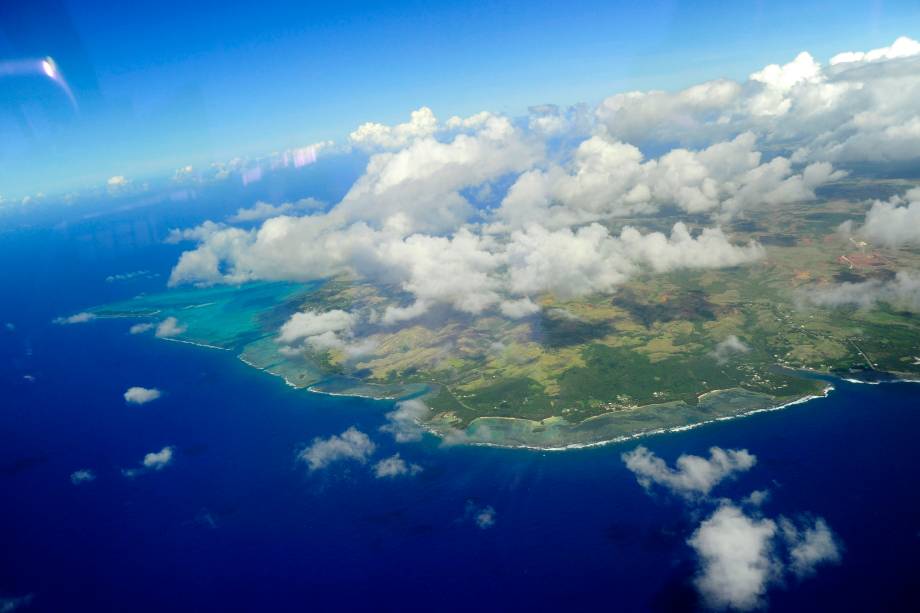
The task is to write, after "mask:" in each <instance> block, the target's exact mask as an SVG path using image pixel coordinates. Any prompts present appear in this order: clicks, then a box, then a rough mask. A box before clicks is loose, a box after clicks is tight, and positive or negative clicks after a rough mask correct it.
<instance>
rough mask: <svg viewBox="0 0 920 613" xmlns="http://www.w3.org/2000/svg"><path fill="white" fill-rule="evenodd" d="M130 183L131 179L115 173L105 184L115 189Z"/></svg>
mask: <svg viewBox="0 0 920 613" xmlns="http://www.w3.org/2000/svg"><path fill="white" fill-rule="evenodd" d="M128 183H130V181H129V180H128V179H126V178H125V177H123V176H121V175H115V176H114V177H109V180H108V181H106V182H105V184H106V185H107V186H108V187H110V188H113V189H117V188H120V187H125V186H126V185H128Z"/></svg>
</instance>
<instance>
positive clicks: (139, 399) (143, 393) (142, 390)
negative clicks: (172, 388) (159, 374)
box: [125, 387, 162, 404]
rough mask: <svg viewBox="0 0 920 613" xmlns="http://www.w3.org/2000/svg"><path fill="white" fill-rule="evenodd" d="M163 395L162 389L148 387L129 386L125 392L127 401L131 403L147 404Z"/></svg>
mask: <svg viewBox="0 0 920 613" xmlns="http://www.w3.org/2000/svg"><path fill="white" fill-rule="evenodd" d="M161 395H162V393H161V392H160V390H158V389H154V388H147V387H129V388H128V391H126V392H125V402H127V403H129V404H147V403H148V402H151V401H153V400H156V399H157V398H159V397H160V396H161Z"/></svg>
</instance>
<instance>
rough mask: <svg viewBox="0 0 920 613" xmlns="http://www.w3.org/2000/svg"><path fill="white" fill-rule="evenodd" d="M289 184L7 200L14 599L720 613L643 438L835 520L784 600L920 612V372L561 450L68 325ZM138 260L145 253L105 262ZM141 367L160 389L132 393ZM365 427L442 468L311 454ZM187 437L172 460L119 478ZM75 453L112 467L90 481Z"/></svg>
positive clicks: (3, 481) (202, 354)
mask: <svg viewBox="0 0 920 613" xmlns="http://www.w3.org/2000/svg"><path fill="white" fill-rule="evenodd" d="M326 179H327V180H326V181H325V183H326V184H335V177H332V178H331V179H330V178H329V177H326ZM272 189H273V187H272V185H268V184H263V185H260V186H257V187H256V188H253V189H252V190H250V191H249V192H248V193H244V194H239V195H233V196H232V197H231V195H230V192H228V193H227V194H210V195H209V196H208V198H207V199H202V197H198V196H195V194H188V193H186V194H185V195H184V196H181V194H180V196H181V197H178V196H176V195H175V194H173V196H174V197H172V198H167V199H166V200H164V201H163V202H154V203H148V202H140V203H133V204H131V203H129V204H130V206H125V208H124V209H123V210H118V211H115V212H109V213H106V214H103V215H96V214H94V213H93V211H92V207H90V206H89V205H87V206H85V207H83V208H80V207H77V206H74V207H70V208H67V207H63V208H61V207H59V208H49V209H48V210H47V211H45V212H41V211H40V212H39V213H36V217H34V218H30V219H26V220H25V221H24V220H23V219H19V218H17V219H15V220H12V221H11V220H9V219H7V220H6V221H7V222H8V223H6V227H5V229H4V230H3V232H2V233H0V287H2V288H3V289H2V292H3V300H2V302H0V324H2V325H3V326H4V327H3V328H2V329H0V363H2V368H0V398H2V401H0V405H2V409H0V488H2V492H3V497H2V504H0V534H2V547H0V597H2V598H25V599H27V601H23V602H25V604H26V607H24V608H23V610H29V611H166V610H169V611H178V610H189V611H214V610H221V611H330V610H384V611H389V610H392V611H414V610H426V611H432V610H434V611H450V610H487V611H508V610H563V611H575V610H599V609H600V610H614V611H693V610H698V609H700V608H701V607H703V603H702V602H701V600H700V597H699V595H698V593H697V591H696V589H695V588H694V584H693V580H694V577H695V576H696V573H697V571H698V568H697V566H698V561H697V558H696V555H695V554H694V551H693V550H692V548H691V547H690V546H689V545H688V542H687V541H688V538H690V536H691V534H692V533H693V531H694V529H695V528H696V526H697V525H698V524H699V522H700V520H701V518H702V515H705V514H706V513H708V510H706V509H701V508H699V507H694V506H688V505H687V504H685V503H684V502H682V501H681V500H679V499H676V498H675V497H674V496H671V495H668V494H667V493H666V492H664V491H661V490H653V491H651V492H647V491H646V490H645V489H643V488H642V487H641V486H640V485H639V484H638V483H637V480H636V477H635V475H633V473H631V472H630V471H629V470H627V468H626V467H625V465H624V462H623V460H622V458H621V455H622V454H623V453H624V452H628V451H630V450H632V449H634V448H635V447H636V446H637V445H640V444H641V445H644V446H646V447H647V448H649V449H650V450H651V451H652V452H654V453H655V454H656V455H657V456H659V457H661V458H663V459H664V460H665V461H667V462H668V463H669V464H670V463H673V462H674V461H675V459H676V458H677V457H678V456H680V455H681V454H696V455H701V456H705V455H707V453H708V450H709V448H710V447H713V446H718V447H722V448H724V449H747V450H748V451H749V452H750V453H751V454H754V455H755V456H756V457H757V460H758V461H757V464H756V465H755V466H754V467H753V469H751V470H750V471H748V472H745V473H744V474H742V475H740V476H739V477H738V478H737V479H735V480H731V481H727V482H725V483H722V484H720V485H719V486H718V488H717V489H716V490H715V492H714V493H715V494H716V495H718V496H720V497H725V498H728V499H733V500H739V499H741V498H743V497H744V496H747V495H748V494H750V493H751V492H752V491H754V490H769V492H770V497H769V500H768V501H767V502H766V503H764V505H763V513H765V514H766V515H769V516H771V517H777V516H780V515H782V516H786V517H793V518H794V517H798V516H803V515H807V516H820V517H822V518H824V519H825V520H826V522H827V524H828V525H829V526H830V527H831V528H832V529H833V531H834V533H835V535H836V537H837V538H838V540H839V543H840V545H841V556H840V561H839V563H836V564H827V565H825V566H822V567H821V568H820V569H819V570H818V571H817V572H816V573H815V575H814V576H811V577H807V578H804V579H801V580H798V579H794V578H786V579H785V580H783V581H781V582H777V583H776V584H774V585H771V587H770V589H769V591H768V593H767V594H766V597H765V602H766V603H768V604H769V607H770V608H771V609H773V610H777V611H814V610H835V611H871V610H905V611H906V610H917V609H918V608H920V583H918V582H917V577H918V576H920V556H918V550H920V489H918V487H917V485H918V484H917V480H916V475H917V471H916V467H917V465H918V462H920V445H917V443H916V440H917V433H918V432H920V402H918V400H917V399H918V397H920V396H918V392H920V389H918V387H917V386H916V385H913V384H907V383H891V384H881V385H862V384H854V383H848V382H845V381H839V380H834V381H833V382H832V383H833V385H834V388H835V389H834V391H833V392H832V393H831V394H830V395H829V396H828V397H827V398H825V399H817V400H813V401H810V402H807V403H803V404H798V405H795V406H791V407H788V408H786V409H784V410H778V411H773V412H765V413H760V414H756V415H752V416H750V417H746V418H742V419H735V420H728V421H722V422H718V423H713V424H709V425H705V426H702V427H699V428H696V429H692V430H688V431H685V432H676V433H669V434H662V435H657V436H651V437H647V438H644V439H641V440H634V441H629V442H624V443H617V444H610V445H606V446H602V447H594V448H586V449H575V450H568V451H562V452H539V451H533V450H522V449H500V448H487V447H469V446H462V445H461V446H444V445H443V444H441V441H439V440H438V439H436V438H434V437H430V436H426V437H425V438H423V439H422V440H421V441H419V442H410V443H402V444H398V443H396V442H394V440H393V438H392V437H391V436H389V435H387V434H385V433H384V432H381V431H380V427H381V426H382V425H383V424H384V423H385V417H384V416H385V414H386V413H387V412H388V411H390V410H392V406H393V403H392V402H384V401H372V400H362V399H355V398H345V397H333V396H324V395H319V394H313V393H309V392H305V391H302V390H296V389H293V388H291V387H289V386H287V385H286V384H285V382H284V381H283V380H282V379H280V378H278V377H273V376H270V375H268V374H265V373H263V372H260V371H258V370H255V369H253V368H250V367H249V366H247V365H245V364H244V363H242V362H241V361H240V360H238V359H237V358H236V356H235V355H234V354H233V353H232V352H228V351H222V350H216V349H208V348H203V347H196V346H192V345H188V344H182V343H176V342H166V341H163V340H159V339H155V338H153V337H152V336H140V335H129V334H127V333H126V328H127V323H126V322H125V321H123V320H98V321H93V322H90V323H87V324H80V325H67V326H61V325H55V324H53V323H52V320H53V319H54V318H56V317H59V316H62V315H69V314H72V313H75V312H79V311H80V310H82V309H85V308H89V307H92V306H95V305H99V304H103V303H107V302H112V301H115V300H124V299H128V298H130V297H132V296H134V295H137V294H139V293H143V292H157V291H162V290H163V289H164V288H165V284H166V277H167V276H168V273H169V269H170V267H171V266H172V264H173V263H174V262H175V260H176V257H177V255H178V253H179V252H180V251H181V247H180V246H176V245H167V244H164V243H163V241H162V239H163V237H164V236H165V235H166V232H167V231H168V230H169V229H170V228H171V227H184V226H187V225H190V224H192V223H196V222H197V221H200V219H202V218H206V217H208V216H209V215H211V214H213V213H214V211H216V210H221V211H227V210H233V209H234V208H235V207H236V206H242V205H243V204H244V203H251V202H252V201H253V200H254V199H256V198H259V197H270V196H272V193H271V190H272ZM253 190H263V191H264V192H265V193H258V192H255V191H253ZM196 198H197V199H196ZM234 198H236V200H234ZM133 271H146V272H145V273H144V274H141V275H136V276H132V277H130V278H126V279H118V280H106V279H107V277H111V276H113V275H119V274H126V273H129V272H133ZM7 324H8V325H7ZM135 385H142V386H146V387H155V388H158V389H161V390H163V396H162V397H161V398H159V399H158V400H157V401H156V402H153V403H150V404H146V405H142V406H132V405H126V403H125V401H124V399H123V393H124V391H125V390H126V389H127V388H128V387H131V386H135ZM352 426H354V427H356V428H358V429H359V430H361V431H362V432H365V433H368V435H369V436H370V437H371V438H372V440H373V441H374V443H375V444H376V446H377V450H376V452H375V454H374V457H375V458H377V459H379V458H384V457H387V456H391V455H393V454H394V453H397V452H398V453H399V454H400V455H401V457H402V458H403V459H405V460H406V461H407V462H411V463H414V464H417V465H419V466H420V467H421V472H419V474H417V475H415V476H411V477H404V478H398V479H377V478H375V477H374V474H373V472H372V471H371V469H370V466H369V464H362V463H360V462H340V463H337V464H335V465H334V466H331V467H330V468H329V469H328V470H323V471H314V472H310V471H308V470H307V468H306V467H305V466H304V464H303V463H302V462H298V461H297V454H298V452H299V451H300V450H301V449H303V447H304V446H305V445H307V444H309V443H310V442H311V441H312V440H313V439H314V438H316V437H329V436H331V435H335V434H340V433H342V432H343V431H345V430H346V429H347V428H349V427H352ZM167 445H169V446H172V447H173V448H174V449H175V457H174V458H173V462H172V463H171V464H170V465H169V466H168V467H167V468H166V469H164V470H161V471H155V472H151V473H149V474H144V475H142V476H140V477H137V478H134V479H129V478H126V477H124V476H123V475H122V472H121V471H122V469H124V468H128V467H132V466H137V465H138V462H139V461H140V460H141V459H142V458H143V457H144V454H146V453H148V452H150V451H152V450H158V449H161V448H162V447H164V446H167ZM78 469H91V470H92V471H94V473H95V475H96V478H95V480H93V481H92V482H87V483H82V484H80V485H78V486H75V485H74V484H73V483H72V482H71V478H70V477H71V474H72V473H73V472H74V471H76V470H78ZM483 510H488V513H489V520H490V521H489V522H487V523H488V525H482V523H481V522H477V516H478V514H479V513H481V512H482V511H483ZM4 610H5V609H4Z"/></svg>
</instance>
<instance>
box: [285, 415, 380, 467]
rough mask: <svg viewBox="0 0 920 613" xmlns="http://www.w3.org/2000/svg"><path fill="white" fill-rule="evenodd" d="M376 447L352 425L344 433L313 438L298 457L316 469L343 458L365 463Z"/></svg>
mask: <svg viewBox="0 0 920 613" xmlns="http://www.w3.org/2000/svg"><path fill="white" fill-rule="evenodd" d="M376 448H377V446H376V445H375V444H374V442H373V441H372V440H371V439H370V438H369V437H368V436H367V435H366V434H364V433H363V432H361V431H360V430H358V429H357V428H355V427H354V426H352V427H350V428H348V429H347V430H345V431H344V432H343V433H342V434H339V435H333V436H330V437H329V438H319V437H317V438H315V439H313V442H312V443H311V444H310V445H308V446H307V447H306V448H304V449H303V451H301V452H300V454H299V456H298V457H299V458H300V460H301V461H303V462H306V463H307V466H308V467H309V468H310V470H311V471H314V470H320V469H323V468H326V467H327V466H329V465H330V464H332V463H333V462H338V461H341V460H353V461H356V462H360V463H362V464H364V463H365V462H367V459H368V458H369V457H370V456H371V455H372V454H373V453H374V450H375V449H376Z"/></svg>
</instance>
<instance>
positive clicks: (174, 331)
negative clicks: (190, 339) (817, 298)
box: [156, 317, 188, 338]
mask: <svg viewBox="0 0 920 613" xmlns="http://www.w3.org/2000/svg"><path fill="white" fill-rule="evenodd" d="M187 329H188V327H187V326H183V325H180V324H179V320H178V319H176V318H175V317H167V318H166V319H164V320H163V321H161V322H160V323H159V324H157V331H156V335H157V336H158V337H160V338H172V337H174V336H179V335H180V334H182V333H183V332H185V331H186V330H187Z"/></svg>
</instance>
